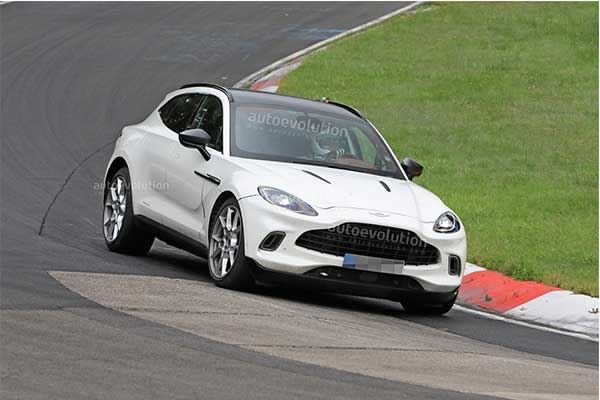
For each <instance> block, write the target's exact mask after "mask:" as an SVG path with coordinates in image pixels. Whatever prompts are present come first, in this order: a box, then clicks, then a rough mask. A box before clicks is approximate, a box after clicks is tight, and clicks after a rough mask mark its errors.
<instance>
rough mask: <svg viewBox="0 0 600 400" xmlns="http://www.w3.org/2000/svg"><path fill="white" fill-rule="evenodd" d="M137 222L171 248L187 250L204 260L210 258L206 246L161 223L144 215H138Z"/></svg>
mask: <svg viewBox="0 0 600 400" xmlns="http://www.w3.org/2000/svg"><path fill="white" fill-rule="evenodd" d="M135 222H136V224H140V225H141V226H142V227H143V228H144V229H146V230H148V231H149V232H151V233H152V234H153V235H154V236H156V238H157V239H159V240H162V241H163V242H165V243H167V244H169V245H171V246H174V247H177V248H179V249H182V250H185V251H187V252H190V253H192V254H195V255H197V256H199V257H202V258H206V257H207V256H208V249H207V248H206V246H205V245H203V244H202V243H200V242H198V241H196V240H194V239H191V238H189V237H187V236H185V235H184V234H182V233H179V232H177V231H176V230H174V229H171V228H169V227H167V226H165V225H163V224H161V223H160V222H156V221H154V220H153V219H150V218H148V217H145V216H143V215H136V216H135Z"/></svg>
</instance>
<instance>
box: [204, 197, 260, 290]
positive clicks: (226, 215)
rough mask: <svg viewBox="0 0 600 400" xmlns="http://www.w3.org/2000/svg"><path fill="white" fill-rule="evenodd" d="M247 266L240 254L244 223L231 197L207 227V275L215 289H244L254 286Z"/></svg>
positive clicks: (248, 263) (244, 258)
mask: <svg viewBox="0 0 600 400" xmlns="http://www.w3.org/2000/svg"><path fill="white" fill-rule="evenodd" d="M251 263H252V261H251V260H250V259H248V258H246V256H245V254H244V223H243V220H242V212H241V211H240V206H239V204H238V202H237V201H236V200H235V199H234V198H230V199H227V200H226V201H225V202H224V203H223V204H222V205H221V206H220V207H219V210H218V211H217V213H216V214H215V216H214V217H213V219H212V221H211V224H210V239H209V248H208V267H209V271H210V276H211V277H212V279H213V281H214V282H215V283H216V284H217V285H218V286H221V287H224V288H228V289H240V290H247V289H250V288H252V287H253V286H254V279H253V278H252V275H251V274H250V266H251Z"/></svg>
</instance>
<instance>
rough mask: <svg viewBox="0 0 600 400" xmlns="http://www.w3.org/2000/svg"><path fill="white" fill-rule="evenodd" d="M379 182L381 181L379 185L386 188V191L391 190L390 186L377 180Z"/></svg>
mask: <svg viewBox="0 0 600 400" xmlns="http://www.w3.org/2000/svg"><path fill="white" fill-rule="evenodd" d="M379 183H381V186H383V187H384V189H385V190H387V191H388V192H391V191H392V189H390V187H389V186H388V185H387V183H385V182H384V181H379Z"/></svg>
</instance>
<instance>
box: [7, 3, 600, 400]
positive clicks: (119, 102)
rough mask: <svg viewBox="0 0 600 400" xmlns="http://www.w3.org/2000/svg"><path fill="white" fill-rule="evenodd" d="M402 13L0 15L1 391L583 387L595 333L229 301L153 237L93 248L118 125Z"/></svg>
mask: <svg viewBox="0 0 600 400" xmlns="http://www.w3.org/2000/svg"><path fill="white" fill-rule="evenodd" d="M405 4H406V3H396V4H394V3H384V4H378V3H369V4H368V5H366V4H361V3H352V4H343V3H336V4H328V3H319V4H314V3H313V4H296V3H285V4H282V3H264V4H260V3H243V4H239V3H238V4H236V3H224V4H216V3H204V4H196V3H138V4H132V3H108V4H107V3H90V4H83V3H64V4H57V3H54V4H40V3H37V4H35V3H34V4H31V3H25V4H20V3H10V4H6V5H3V6H0V14H1V21H0V26H1V28H0V29H1V32H0V45H1V46H2V47H1V49H0V51H1V61H0V85H1V93H2V95H1V99H2V111H1V113H2V114H1V122H0V123H1V125H0V126H1V135H0V139H1V156H2V159H1V163H2V164H1V165H2V169H1V171H2V172H1V178H2V186H1V199H2V204H1V207H2V216H1V218H2V219H1V224H2V225H1V232H0V233H1V241H2V242H1V262H2V270H1V272H2V273H1V276H0V300H1V302H0V303H1V310H0V318H1V319H0V322H1V326H0V327H1V330H2V346H1V349H2V350H1V351H2V355H1V357H2V359H1V361H2V362H1V363H0V364H1V368H2V375H1V376H2V378H1V379H2V382H1V385H0V389H1V390H2V398H43V399H52V398H61V399H64V398H83V397H90V398H110V397H112V398H119V399H121V398H149V397H153V398H191V397H199V398H232V399H234V398H235V399H237V398H260V399H270V398H273V399H276V398H277V399H278V398H288V397H295V398H327V399H331V398H368V397H373V398H378V399H383V398H398V397H401V396H404V397H406V398H411V399H421V398H423V399H425V398H427V399H429V398H445V399H446V398H449V399H452V398H457V399H458V398H461V399H462V398H469V397H472V398H481V397H483V396H484V395H491V396H500V397H505V398H514V399H534V398H557V399H558V398H560V399H566V398H573V399H583V398H597V393H598V369H597V366H598V358H597V356H598V343H596V342H591V341H587V340H581V339H577V338H573V337H568V336H563V335H559V334H555V333H551V332H545V331H539V330H535V329H531V328H527V327H522V326H516V325H512V324H507V323H503V322H501V321H494V320H489V319H485V318H482V317H478V316H474V315H472V314H468V313H464V312H460V311H452V312H451V313H449V314H448V315H447V316H446V317H442V318H417V317H410V316H408V315H406V314H405V313H404V312H403V310H402V308H401V307H400V306H399V305H397V304H394V303H391V302H387V301H379V300H370V299H359V298H352V297H347V296H336V295H325V294H311V293H302V292H296V291H288V290H275V289H268V290H267V289H265V290H263V291H262V292H260V293H256V294H246V293H235V292H229V291H225V290H221V289H216V288H215V287H214V286H212V285H211V284H208V281H209V279H208V273H207V271H206V265H205V263H204V261H203V260H201V259H199V258H196V257H194V256H191V255H188V254H186V253H183V252H181V251H178V250H176V249H173V248H170V247H168V246H166V245H163V244H161V243H158V242H157V243H156V244H155V245H154V247H153V249H152V251H151V252H150V254H149V255H148V256H147V257H143V258H134V257H127V256H122V255H117V254H113V253H110V252H108V251H107V249H106V248H105V246H104V243H103V239H102V234H101V230H100V210H101V207H100V205H101V191H100V190H98V188H97V187H96V186H95V185H97V184H99V183H101V181H102V174H103V172H104V168H105V166H106V162H107V160H108V157H109V155H110V152H111V150H112V142H113V141H114V139H115V138H116V135H117V134H118V132H119V131H120V129H121V127H122V126H124V125H127V124H129V123H135V122H138V121H139V120H141V119H142V118H143V117H145V116H146V115H147V114H148V112H149V111H150V110H151V109H152V108H153V107H154V106H155V105H156V104H157V103H158V102H159V101H160V100H161V99H162V97H163V96H164V95H165V94H166V93H167V92H168V91H170V90H173V89H174V88H176V87H179V86H180V85H181V84H183V83H189V82H196V81H208V82H215V83H221V84H223V85H227V86H232V85H233V84H234V83H235V82H237V81H238V80H239V79H241V78H242V77H244V76H246V75H248V74H250V73H252V72H253V71H255V70H258V69H260V68H261V67H263V66H265V65H267V64H269V63H271V62H272V61H275V60H277V59H279V58H281V57H283V56H286V55H288V54H290V53H292V52H294V51H296V50H299V49H301V48H304V47H306V46H308V45H310V44H312V43H315V42H317V41H320V40H323V39H325V38H327V37H330V36H332V35H335V34H337V33H339V32H341V31H343V30H345V29H349V28H351V27H354V26H356V25H358V24H360V23H363V22H366V21H368V20H371V19H373V18H375V17H378V16H380V15H383V14H385V13H387V12H390V11H392V10H395V9H397V8H400V7H402V6H403V5H405ZM342 67H343V66H342ZM324 95H326V94H324ZM466 393H469V394H466Z"/></svg>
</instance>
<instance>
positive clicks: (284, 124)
mask: <svg viewBox="0 0 600 400" xmlns="http://www.w3.org/2000/svg"><path fill="white" fill-rule="evenodd" d="M248 122H251V123H253V124H260V125H267V126H270V127H274V128H289V129H292V130H293V131H291V132H288V134H294V133H295V134H302V135H305V134H322V135H323V134H324V135H331V136H346V135H348V128H345V127H339V126H337V125H336V124H334V123H332V122H326V121H321V120H320V119H316V118H311V117H304V118H293V119H292V118H287V117H285V116H279V115H273V114H271V113H270V112H249V113H248Z"/></svg>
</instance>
